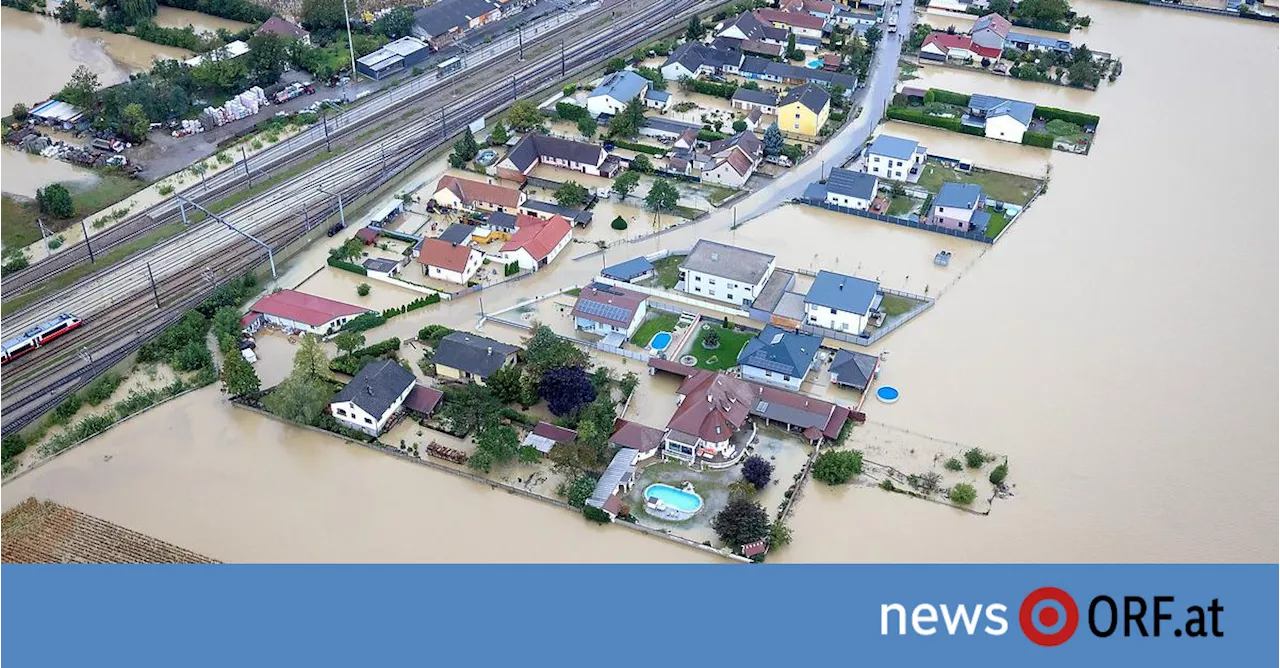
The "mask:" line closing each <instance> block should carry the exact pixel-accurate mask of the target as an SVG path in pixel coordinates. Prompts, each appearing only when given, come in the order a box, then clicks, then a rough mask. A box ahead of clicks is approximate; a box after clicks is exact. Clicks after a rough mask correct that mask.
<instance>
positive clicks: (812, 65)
mask: <svg viewBox="0 0 1280 668" xmlns="http://www.w3.org/2000/svg"><path fill="white" fill-rule="evenodd" d="M806 64H807V65H808V66H809V69H811V70H816V69H818V68H819V67H822V59H821V58H814V59H813V60H810V61H809V62H808V63H806Z"/></svg>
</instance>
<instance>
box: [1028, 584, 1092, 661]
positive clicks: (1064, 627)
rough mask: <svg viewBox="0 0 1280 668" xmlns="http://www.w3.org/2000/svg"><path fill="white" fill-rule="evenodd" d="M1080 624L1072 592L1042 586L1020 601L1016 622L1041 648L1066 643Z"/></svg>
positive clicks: (1078, 611)
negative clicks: (1020, 605)
mask: <svg viewBox="0 0 1280 668" xmlns="http://www.w3.org/2000/svg"><path fill="white" fill-rule="evenodd" d="M1079 624H1080V610H1079V609H1077V608H1076V602H1075V600H1074V599H1072V598H1071V595H1070V594H1068V593H1067V592H1065V591H1062V590H1061V589H1058V588H1057V587H1041V588H1039V589H1037V590H1035V591H1033V592H1031V593H1030V594H1027V597H1026V598H1025V599H1023V600H1022V607H1021V608H1019V609H1018V625H1019V626H1021V627H1022V632H1023V633H1025V634H1026V636H1027V639H1029V640H1030V641H1031V642H1033V643H1035V644H1037V645H1040V646H1043V647H1056V646H1058V645H1061V644H1062V643H1064V642H1066V641H1067V640H1069V639H1070V638H1071V636H1072V635H1074V634H1075V632H1076V626H1078V625H1079Z"/></svg>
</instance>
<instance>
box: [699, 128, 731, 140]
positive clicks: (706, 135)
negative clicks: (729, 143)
mask: <svg viewBox="0 0 1280 668" xmlns="http://www.w3.org/2000/svg"><path fill="white" fill-rule="evenodd" d="M724 137H725V136H724V135H723V134H721V133H719V132H715V131H713V130H706V129H703V130H698V141H708V142H710V141H720V140H721V139H724Z"/></svg>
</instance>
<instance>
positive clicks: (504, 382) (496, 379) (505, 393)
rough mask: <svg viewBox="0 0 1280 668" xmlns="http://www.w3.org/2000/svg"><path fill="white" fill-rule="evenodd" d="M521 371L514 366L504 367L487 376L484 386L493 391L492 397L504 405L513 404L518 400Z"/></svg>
mask: <svg viewBox="0 0 1280 668" xmlns="http://www.w3.org/2000/svg"><path fill="white" fill-rule="evenodd" d="M523 373H524V372H523V371H521V370H520V368H519V367H516V366H504V367H501V368H499V369H498V370H497V371H494V372H493V373H491V374H489V377H488V378H485V379H484V384H485V385H486V386H487V387H488V388H489V389H490V390H491V391H493V396H495V397H497V398H498V401H501V402H502V403H504V404H513V403H515V402H517V401H519V400H520V377H521V376H522V375H523Z"/></svg>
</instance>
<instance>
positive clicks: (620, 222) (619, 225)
mask: <svg viewBox="0 0 1280 668" xmlns="http://www.w3.org/2000/svg"><path fill="white" fill-rule="evenodd" d="M609 227H612V228H613V229H615V230H618V231H619V232H621V231H622V230H625V229H627V219H626V218H623V217H622V216H617V217H615V218H614V219H613V222H612V223H609Z"/></svg>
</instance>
